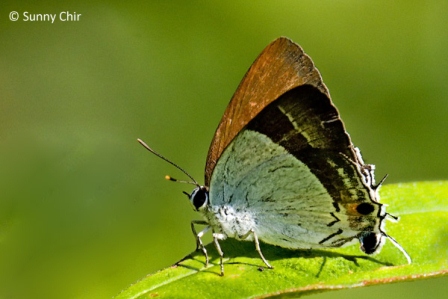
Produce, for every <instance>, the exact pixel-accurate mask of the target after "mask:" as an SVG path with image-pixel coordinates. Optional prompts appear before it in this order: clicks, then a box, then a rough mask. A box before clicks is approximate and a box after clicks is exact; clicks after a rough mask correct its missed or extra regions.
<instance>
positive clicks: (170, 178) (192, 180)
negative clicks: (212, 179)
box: [137, 138, 200, 187]
mask: <svg viewBox="0 0 448 299" xmlns="http://www.w3.org/2000/svg"><path fill="white" fill-rule="evenodd" d="M137 141H138V142H139V143H140V144H141V145H142V146H143V147H144V148H146V149H147V150H148V151H150V152H151V153H153V154H154V155H156V156H157V157H159V158H160V159H162V160H164V161H166V162H168V163H170V164H171V165H173V166H174V167H176V168H177V169H179V170H180V171H182V172H183V173H184V174H185V175H187V176H188V177H189V178H190V179H191V182H188V181H178V180H176V179H175V178H172V177H170V176H168V175H167V176H165V179H167V180H170V181H174V182H181V183H190V184H193V185H196V186H197V187H200V185H199V184H198V182H196V180H195V179H194V178H193V177H192V176H191V175H190V174H189V173H188V172H186V171H185V170H184V169H183V168H182V167H180V166H179V165H177V164H176V163H174V162H172V161H170V160H168V159H167V158H165V157H164V156H162V155H161V154H159V153H158V152H156V151H155V150H153V149H152V148H150V147H149V146H148V145H147V144H146V143H145V142H144V141H143V140H141V139H140V138H137Z"/></svg>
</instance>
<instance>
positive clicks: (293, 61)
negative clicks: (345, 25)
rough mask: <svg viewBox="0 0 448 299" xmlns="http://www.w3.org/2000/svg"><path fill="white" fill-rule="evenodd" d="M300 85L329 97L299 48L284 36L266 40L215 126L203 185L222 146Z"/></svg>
mask: <svg viewBox="0 0 448 299" xmlns="http://www.w3.org/2000/svg"><path fill="white" fill-rule="evenodd" d="M304 84H309V85H312V86H314V87H316V88H318V89H319V90H320V91H321V92H323V93H324V94H325V95H327V96H328V97H330V94H329V92H328V89H327V87H326V86H325V84H324V83H323V82H322V78H321V76H320V73H319V71H318V70H317V69H316V68H315V67H314V63H313V61H312V60H311V58H310V57H309V56H308V55H306V54H305V53H304V52H303V50H302V48H301V47H300V46H299V45H297V44H296V43H294V42H293V41H291V40H290V39H288V38H285V37H280V38H278V39H276V40H275V41H273V42H272V43H270V44H269V45H268V46H267V47H266V48H265V49H264V50H263V52H262V53H261V54H260V56H258V58H257V59H256V60H255V62H254V63H253V64H252V66H251V67H250V68H249V70H248V71H247V73H246V75H245V76H244V78H243V80H242V81H241V83H240V85H239V86H238V89H237V90H236V92H235V94H234V95H233V97H232V99H231V100H230V103H229V105H228V106H227V109H226V111H225V112H224V115H223V117H222V119H221V122H220V123H219V125H218V128H217V129H216V132H215V136H214V137H213V140H212V143H211V145H210V149H209V151H208V155H207V163H206V166H205V185H206V186H209V185H210V178H211V176H212V172H213V169H214V168H215V165H216V163H217V161H218V159H219V157H220V156H221V154H222V152H223V151H224V149H225V148H226V147H227V146H228V145H229V143H230V142H231V141H232V140H233V139H234V138H235V136H236V135H237V134H238V132H239V131H241V129H243V128H244V127H245V126H246V125H247V124H248V123H249V121H250V120H251V119H253V118H254V117H255V116H256V115H257V114H258V113H260V112H261V110H263V108H265V107H266V106H267V105H268V104H270V103H271V102H273V101H275V100H276V99H277V98H278V97H280V96H281V95H282V94H284V93H285V92H286V91H288V90H290V89H292V88H294V87H297V86H300V85H304Z"/></svg>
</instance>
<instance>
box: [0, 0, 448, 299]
mask: <svg viewBox="0 0 448 299" xmlns="http://www.w3.org/2000/svg"><path fill="white" fill-rule="evenodd" d="M11 11H17V12H18V13H19V14H20V17H21V19H19V20H18V21H16V22H12V21H10V20H9V13H10V12H11ZM26 11H28V12H29V13H51V14H59V13H60V12H64V11H69V12H70V13H74V12H76V13H77V14H81V16H80V18H79V21H72V22H62V21H59V20H56V21H55V22H54V23H53V24H52V23H51V22H30V21H28V22H25V21H23V13H24V12H26ZM447 16H448V2H447V1H423V2H422V1H409V0H407V1H330V0H328V1H296V0H294V1H293V0H291V1H134V2H131V3H125V2H123V1H107V2H106V1H104V2H99V1H97V2H92V1H73V2H69V1H40V2H39V4H37V2H33V1H21V2H20V4H19V3H17V1H2V4H1V7H0V100H1V104H0V298H1V299H3V298H110V297H111V296H113V295H115V294H117V293H118V292H119V291H120V290H122V289H123V288H126V287H127V286H128V285H129V284H131V283H133V282H135V281H136V280H138V279H139V278H141V277H143V276H145V275H146V274H148V273H152V272H154V271H156V270H158V269H161V268H163V267H167V266H169V265H171V264H173V263H174V262H176V261H178V260H179V259H181V258H183V257H184V256H185V255H187V254H188V253H190V252H191V251H192V250H193V249H194V246H195V243H194V240H193V237H192V235H191V231H190V221H191V220H193V219H198V215H196V214H195V213H194V212H193V211H192V210H191V208H190V205H189V203H188V202H187V200H186V198H185V196H184V195H183V194H181V191H182V190H186V191H190V186H185V185H181V184H175V183H170V182H167V181H165V180H164V179H163V177H164V175H165V174H170V175H173V176H174V177H179V178H183V176H182V174H180V173H179V172H178V171H177V170H175V169H174V168H173V167H171V166H170V165H168V164H167V163H164V162H163V161H161V160H160V159H157V158H156V157H154V156H153V155H151V154H149V153H148V152H146V151H145V150H144V149H143V148H142V147H141V146H140V145H138V143H137V142H136V138H138V137H140V138H142V139H144V140H145V141H146V142H148V143H149V144H150V145H151V146H153V147H154V148H155V149H156V150H158V151H159V152H160V153H163V154H164V155H165V156H167V157H169V158H170V159H172V160H173V161H175V162H176V163H178V164H179V165H181V166H182V167H184V168H185V169H186V170H188V171H189V172H190V173H191V174H192V175H193V176H194V177H195V178H197V180H198V181H202V178H203V169H204V163H205V157H206V154H207V151H208V146H209V143H210V141H211V139H212V136H213V133H214V131H215V129H216V126H217V125H218V122H219V120H220V118H221V116H222V113H223V112H224V109H225V107H226V105H227V103H228V101H229V100H230V98H231V96H232V94H233V92H234V91H235V89H236V87H237V86H238V83H239V82H240V80H241V79H242V77H243V75H244V73H245V72H246V70H247V69H248V68H249V66H250V65H251V63H252V62H253V61H254V59H255V58H256V57H257V55H258V54H259V53H260V52H261V51H262V50H263V48H264V47H265V46H266V45H268V43H269V42H271V41H272V40H273V39H275V38H276V37H279V36H288V37H290V38H291V39H293V40H294V41H295V42H297V43H299V44H300V45H301V46H302V47H303V48H304V49H305V51H306V52H307V53H308V54H309V55H310V56H311V57H312V58H313V60H314V62H315V63H316V65H317V67H318V68H319V70H320V71H321V73H322V75H323V78H324V81H325V83H326V84H327V86H328V87H329V89H330V92H331V95H332V98H333V100H334V102H335V104H336V105H337V107H338V108H339V110H340V112H341V115H342V118H343V119H344V121H345V123H346V126H347V128H348V131H349V132H350V134H351V136H352V140H353V141H354V143H355V145H357V146H359V147H360V148H361V149H362V151H363V154H364V157H365V159H366V161H367V162H369V163H375V164H376V165H377V175H378V176H382V175H384V174H386V173H389V178H388V180H387V182H388V183H396V182H408V181H420V180H434V179H447V178H448V162H447V158H446V154H447V153H448V130H447V129H448V128H447V121H446V117H447V115H448V89H447V83H446V82H447V78H448V55H447V53H448V52H447V51H448V50H447V49H448V30H447V29H448V17H447ZM392 225H399V224H392ZM447 282H448V280H447V279H446V278H438V279H432V280H426V281H420V282H412V283H402V284H395V285H389V286H379V287H370V288H363V289H358V290H353V291H339V292H332V293H326V294H319V295H314V296H310V297H309V298H330V297H331V298H349V297H351V298H355V297H356V298H359V297H360V296H362V298H378V297H380V296H381V298H404V297H406V298H408V299H410V298H422V297H423V296H425V297H432V298H442V297H443V298H445V297H444V296H445V295H446V293H447V291H448V287H447Z"/></svg>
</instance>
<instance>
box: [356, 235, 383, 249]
mask: <svg viewBox="0 0 448 299" xmlns="http://www.w3.org/2000/svg"><path fill="white" fill-rule="evenodd" d="M382 241H383V238H382V235H381V234H375V233H374V232H366V233H364V234H362V235H361V236H360V237H359V242H360V243H361V250H362V251H364V252H365V253H367V254H372V253H375V252H376V251H378V250H379V249H380V248H381V245H382V243H383V242H382Z"/></svg>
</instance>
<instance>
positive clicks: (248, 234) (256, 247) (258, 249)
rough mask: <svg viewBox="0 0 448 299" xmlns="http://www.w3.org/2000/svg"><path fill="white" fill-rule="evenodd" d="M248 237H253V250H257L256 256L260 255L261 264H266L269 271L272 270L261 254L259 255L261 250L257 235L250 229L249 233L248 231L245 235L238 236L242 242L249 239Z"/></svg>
mask: <svg viewBox="0 0 448 299" xmlns="http://www.w3.org/2000/svg"><path fill="white" fill-rule="evenodd" d="M250 235H252V236H254V242H255V249H256V250H257V252H258V254H259V255H260V258H261V259H262V260H263V262H264V263H265V264H266V266H268V268H269V269H273V268H274V267H272V266H271V265H270V264H269V262H268V261H267V260H266V259H265V258H264V256H263V253H261V249H260V242H258V236H257V233H256V232H255V231H254V230H253V229H251V230H250V231H248V232H247V233H246V234H245V235H243V236H240V238H241V239H242V240H244V239H246V238H247V237H249V236H250Z"/></svg>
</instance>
